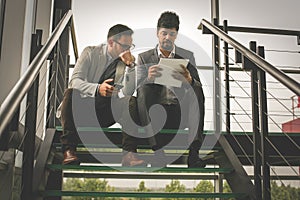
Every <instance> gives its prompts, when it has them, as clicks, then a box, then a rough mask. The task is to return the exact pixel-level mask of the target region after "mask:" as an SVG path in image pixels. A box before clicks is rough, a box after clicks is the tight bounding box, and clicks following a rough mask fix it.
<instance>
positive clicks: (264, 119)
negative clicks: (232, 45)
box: [258, 46, 271, 200]
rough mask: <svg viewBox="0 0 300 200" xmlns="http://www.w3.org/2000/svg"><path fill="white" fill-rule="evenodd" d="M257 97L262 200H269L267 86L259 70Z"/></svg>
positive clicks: (263, 55) (261, 50)
mask: <svg viewBox="0 0 300 200" xmlns="http://www.w3.org/2000/svg"><path fill="white" fill-rule="evenodd" d="M258 54H259V55H260V56H261V57H262V58H264V57H265V51H264V47H263V46H260V47H258ZM258 78H259V95H260V116H261V117H260V127H261V133H262V134H261V150H262V151H261V152H262V171H263V199H264V200H271V186H270V166H269V165H268V160H269V159H268V158H269V156H268V153H267V139H268V135H269V129H268V114H267V113H268V103H267V86H266V73H265V72H264V71H263V70H261V69H259V71H258Z"/></svg>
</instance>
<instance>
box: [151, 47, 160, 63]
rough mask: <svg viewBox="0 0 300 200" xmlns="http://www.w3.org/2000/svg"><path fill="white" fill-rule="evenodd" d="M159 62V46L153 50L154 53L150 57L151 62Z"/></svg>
mask: <svg viewBox="0 0 300 200" xmlns="http://www.w3.org/2000/svg"><path fill="white" fill-rule="evenodd" d="M158 62H159V57H158V53H157V47H156V48H155V49H153V51H152V55H151V57H150V62H149V63H155V64H157V63H158Z"/></svg>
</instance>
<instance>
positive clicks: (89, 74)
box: [69, 44, 107, 97]
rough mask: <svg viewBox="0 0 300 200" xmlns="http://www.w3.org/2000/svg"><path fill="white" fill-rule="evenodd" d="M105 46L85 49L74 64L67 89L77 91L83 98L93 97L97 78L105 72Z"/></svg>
mask: <svg viewBox="0 0 300 200" xmlns="http://www.w3.org/2000/svg"><path fill="white" fill-rule="evenodd" d="M106 51H107V46H106V45H105V44H101V45H99V46H89V47H86V48H85V49H84V50H83V52H82V53H81V55H80V57H79V59H78V60H77V62H76V64H75V68H74V71H73V74H72V77H71V79H70V83H69V88H74V89H77V90H79V91H80V92H81V93H82V94H83V95H84V96H90V97H94V96H95V94H96V90H97V86H98V81H99V78H100V77H101V76H102V74H103V72H104V70H105V64H106V59H107V58H106Z"/></svg>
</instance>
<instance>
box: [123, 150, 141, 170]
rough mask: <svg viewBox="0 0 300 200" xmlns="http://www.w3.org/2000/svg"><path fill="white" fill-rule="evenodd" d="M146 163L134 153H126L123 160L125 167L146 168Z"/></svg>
mask: <svg viewBox="0 0 300 200" xmlns="http://www.w3.org/2000/svg"><path fill="white" fill-rule="evenodd" d="M146 165H147V164H146V162H145V161H144V160H141V159H139V158H138V155H137V154H136V153H134V152H128V153H126V154H125V155H124V156H123V158H122V166H123V167H134V166H146Z"/></svg>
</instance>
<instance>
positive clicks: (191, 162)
mask: <svg viewBox="0 0 300 200" xmlns="http://www.w3.org/2000/svg"><path fill="white" fill-rule="evenodd" d="M187 164H188V168H204V167H205V166H206V163H205V161H203V160H202V159H201V158H199V157H198V156H190V155H189V156H188V160H187Z"/></svg>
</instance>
